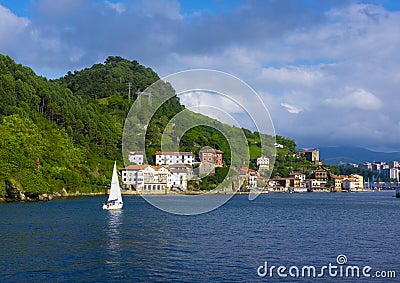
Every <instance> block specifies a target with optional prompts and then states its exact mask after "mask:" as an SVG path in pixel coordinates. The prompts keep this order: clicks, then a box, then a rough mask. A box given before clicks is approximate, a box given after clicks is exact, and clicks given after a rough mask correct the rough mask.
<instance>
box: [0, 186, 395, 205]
mask: <svg viewBox="0 0 400 283" xmlns="http://www.w3.org/2000/svg"><path fill="white" fill-rule="evenodd" d="M380 191H395V190H393V189H391V190H389V189H387V190H380ZM380 191H374V190H360V191H354V192H348V191H341V192H338V191H323V190H320V191H313V192H292V193H291V192H287V191H286V192H281V191H280V192H278V191H261V192H257V194H309V193H350V194H352V193H374V192H380ZM251 193H252V192H241V191H236V192H232V191H230V192H229V191H227V192H225V191H217V192H212V191H186V192H175V191H167V192H165V191H164V192H160V191H157V192H137V191H126V190H123V191H122V195H125V196H173V195H187V196H190V195H249V194H251ZM84 196H107V193H105V192H92V193H80V192H79V191H78V192H74V193H68V192H66V191H63V192H61V193H60V192H56V193H51V194H41V195H39V196H38V197H37V198H35V199H32V198H29V197H25V198H23V199H9V198H8V199H7V198H0V203H12V202H21V203H23V202H41V201H43V202H45V201H52V200H54V199H67V198H76V197H84Z"/></svg>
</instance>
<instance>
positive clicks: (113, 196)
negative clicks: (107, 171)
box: [108, 162, 122, 202]
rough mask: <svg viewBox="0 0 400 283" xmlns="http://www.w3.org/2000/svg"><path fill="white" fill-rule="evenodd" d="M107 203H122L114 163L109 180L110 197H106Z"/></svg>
mask: <svg viewBox="0 0 400 283" xmlns="http://www.w3.org/2000/svg"><path fill="white" fill-rule="evenodd" d="M108 201H116V202H122V196H121V188H120V186H119V181H118V174H117V164H116V162H115V163H114V169H113V174H112V179H111V189H110V195H109V196H108Z"/></svg>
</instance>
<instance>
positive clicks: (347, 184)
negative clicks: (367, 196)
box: [342, 178, 359, 191]
mask: <svg viewBox="0 0 400 283" xmlns="http://www.w3.org/2000/svg"><path fill="white" fill-rule="evenodd" d="M342 186H343V190H344V191H357V190H358V189H359V187H358V180H357V179H356V178H345V179H344V180H343V183H342Z"/></svg>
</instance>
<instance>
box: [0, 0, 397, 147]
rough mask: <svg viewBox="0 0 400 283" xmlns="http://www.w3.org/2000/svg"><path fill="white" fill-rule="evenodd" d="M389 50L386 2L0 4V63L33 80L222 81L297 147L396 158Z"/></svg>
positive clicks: (393, 59) (393, 17) (87, 0)
mask: <svg viewBox="0 0 400 283" xmlns="http://www.w3.org/2000/svg"><path fill="white" fill-rule="evenodd" d="M399 50H400V1H396V0H392V1H391V0H380V1H379V0H376V1H354V0H348V1H347V0H319V1H317V0H265V1H261V0H259V1H251V0H248V1H247V0H233V1H228V0H206V1H190V0H181V1H174V0H151V1H145V0H133V1H128V0H119V1H118V0H113V1H105V0H57V1H55V0H19V1H15V0H0V53H2V54H6V55H9V56H11V57H12V58H13V59H14V60H15V61H16V62H17V63H20V64H23V65H27V66H29V67H31V68H32V69H33V70H34V71H35V72H36V73H37V74H39V75H42V76H45V77H47V78H58V77H61V76H64V75H65V74H66V73H67V72H68V71H74V70H80V69H82V68H84V67H90V66H92V65H93V64H96V63H101V62H104V61H105V59H106V58H107V57H108V56H110V55H118V56H122V57H125V58H127V59H129V60H137V61H138V62H140V63H141V64H143V65H145V66H148V67H151V68H152V69H153V70H154V71H156V72H157V73H158V74H159V75H160V77H163V76H166V75H169V74H171V73H175V72H179V71H183V70H189V69H193V68H206V69H214V70H218V71H222V72H226V73H229V74H232V75H234V76H236V77H237V78H239V79H241V80H243V81H244V82H246V83H247V84H248V85H249V86H250V87H251V88H252V89H254V90H255V91H256V93H257V94H258V95H259V96H260V97H261V99H262V101H263V102H264V104H265V105H266V107H267V108H268V110H269V113H270V116H271V118H272V121H273V123H274V127H275V131H276V133H277V134H279V135H283V136H287V137H290V138H293V139H295V140H296V142H297V144H298V147H299V148H318V147H323V146H337V145H355V146H362V147H366V148H369V149H373V150H382V151H400V115H399V106H400V95H398V92H399V90H400V68H399V67H400V52H399ZM204 99H209V100H210V103H212V100H213V98H212V97H209V96H208V97H204ZM195 100H196V99H192V100H191V99H186V100H185V101H184V103H185V105H186V106H193V105H194V104H195V102H194V101H195ZM224 106H225V107H226V109H225V110H226V111H228V112H229V111H235V110H232V108H229V107H227V106H226V105H223V103H222V105H221V108H224ZM248 111H250V112H251V109H248Z"/></svg>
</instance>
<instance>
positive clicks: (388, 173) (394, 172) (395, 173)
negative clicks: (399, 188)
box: [382, 168, 400, 181]
mask: <svg viewBox="0 0 400 283" xmlns="http://www.w3.org/2000/svg"><path fill="white" fill-rule="evenodd" d="M382 174H383V176H385V177H386V178H389V179H393V180H396V181H399V179H400V176H399V169H398V168H385V169H383V170H382Z"/></svg>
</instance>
